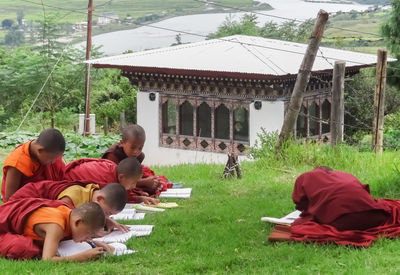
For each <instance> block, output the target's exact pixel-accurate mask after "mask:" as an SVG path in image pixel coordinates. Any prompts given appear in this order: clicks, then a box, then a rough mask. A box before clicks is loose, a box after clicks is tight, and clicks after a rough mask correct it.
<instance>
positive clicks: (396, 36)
mask: <svg viewBox="0 0 400 275" xmlns="http://www.w3.org/2000/svg"><path fill="white" fill-rule="evenodd" d="M391 4H392V9H391V13H390V15H389V17H388V18H387V20H386V22H385V23H384V24H382V26H381V33H382V35H383V36H384V38H385V41H386V45H387V47H388V49H389V50H390V52H391V53H392V54H393V55H395V56H396V58H397V59H398V60H400V0H391ZM399 71H400V62H399V61H397V62H391V63H390V64H389V66H388V72H387V77H388V82H389V84H393V85H396V86H397V87H400V74H399Z"/></svg>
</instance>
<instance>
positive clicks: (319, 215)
mask: <svg viewBox="0 0 400 275" xmlns="http://www.w3.org/2000/svg"><path fill="white" fill-rule="evenodd" d="M292 198H293V202H294V203H295V205H296V209H298V210H300V211H302V214H301V216H300V218H299V219H297V220H296V221H295V222H294V223H293V224H292V226H291V239H293V240H296V241H315V242H320V243H326V242H335V243H337V244H343V245H347V244H352V245H355V246H369V245H371V243H372V241H374V240H376V239H377V237H378V236H385V237H399V236H400V201H396V200H387V199H378V200H377V199H374V198H373V197H372V196H371V195H370V193H369V186H368V185H364V184H362V183H361V182H360V181H359V180H358V179H357V178H356V177H354V176H353V175H351V174H348V173H344V172H339V171H326V170H325V169H324V168H316V169H314V170H312V171H310V172H307V173H304V174H302V175H301V176H300V177H298V178H297V180H296V183H295V187H294V191H293V195H292ZM369 211H370V212H371V213H374V212H375V211H382V212H383V213H385V214H386V215H387V218H386V220H385V221H384V223H383V224H381V225H378V226H374V227H372V228H369V229H366V230H345V231H339V230H337V229H336V228H335V227H334V226H332V225H331V224H332V223H334V222H335V220H337V219H340V217H342V216H343V215H348V214H351V213H363V212H367V213H368V212H369Z"/></svg>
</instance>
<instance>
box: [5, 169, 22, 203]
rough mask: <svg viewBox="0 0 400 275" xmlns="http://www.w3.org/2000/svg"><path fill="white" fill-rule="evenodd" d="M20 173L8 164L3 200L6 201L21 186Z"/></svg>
mask: <svg viewBox="0 0 400 275" xmlns="http://www.w3.org/2000/svg"><path fill="white" fill-rule="evenodd" d="M21 179H22V173H21V172H20V171H19V170H18V169H17V168H15V167H12V166H8V168H7V178H6V183H5V184H6V188H5V200H6V201H7V200H8V199H9V198H10V197H11V196H12V195H13V194H14V193H15V192H17V190H18V189H19V188H20V187H21Z"/></svg>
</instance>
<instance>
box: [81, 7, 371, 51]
mask: <svg viewBox="0 0 400 275" xmlns="http://www.w3.org/2000/svg"><path fill="white" fill-rule="evenodd" d="M258 1H260V2H263V3H268V4H270V5H271V6H272V7H273V8H274V10H270V11H258V12H261V13H263V14H265V16H263V15H259V14H258V15H257V17H258V22H259V25H263V24H264V23H266V22H269V21H274V22H282V20H281V19H277V18H274V17H269V16H268V15H273V16H281V17H286V18H292V19H299V20H305V19H309V18H315V17H316V16H317V14H318V11H319V10H320V9H324V10H325V11H327V12H329V13H332V12H337V11H343V12H348V11H350V10H357V11H363V10H366V9H368V7H369V6H368V5H359V4H329V3H310V2H303V1H301V0H258ZM243 14H244V13H242V12H239V13H232V14H229V13H211V14H196V15H186V16H178V17H173V18H170V19H166V20H163V21H160V22H157V23H154V24H151V25H150V26H143V27H139V28H136V29H131V30H124V31H116V32H110V33H105V34H101V35H96V36H93V38H92V39H93V44H94V45H95V46H99V45H102V48H101V51H103V52H104V53H105V54H106V55H116V54H120V53H122V52H124V51H127V50H133V51H141V50H145V49H153V48H160V47H167V46H170V45H171V44H172V43H174V42H175V37H176V35H177V32H173V31H169V30H165V29H162V28H167V29H173V30H177V31H180V32H183V33H181V39H182V42H183V43H187V42H196V41H201V40H204V39H205V36H206V35H207V34H209V33H211V32H215V31H216V30H217V28H218V26H219V25H221V24H222V23H223V22H224V20H225V19H226V17H227V16H232V18H233V19H240V18H241V17H242V16H243ZM184 32H186V33H195V34H198V35H197V36H195V35H190V34H185V33H184ZM84 45H85V44H84V43H80V44H78V46H84Z"/></svg>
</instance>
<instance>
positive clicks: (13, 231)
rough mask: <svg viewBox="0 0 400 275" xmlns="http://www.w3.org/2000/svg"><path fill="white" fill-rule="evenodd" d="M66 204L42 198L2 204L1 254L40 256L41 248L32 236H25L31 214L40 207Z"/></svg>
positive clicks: (18, 257) (13, 257)
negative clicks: (26, 225)
mask: <svg viewBox="0 0 400 275" xmlns="http://www.w3.org/2000/svg"><path fill="white" fill-rule="evenodd" d="M60 205H66V206H68V207H70V208H73V206H72V205H69V204H67V203H65V202H63V201H55V200H46V199H40V198H24V199H19V200H12V201H9V202H6V203H4V204H2V205H0V255H1V256H2V257H6V258H9V259H32V258H35V257H39V256H40V254H41V249H40V247H39V246H38V245H37V243H35V242H34V241H33V239H32V238H29V237H26V236H23V234H24V229H25V224H26V221H27V219H28V217H29V215H30V214H31V213H32V212H33V211H35V210H36V209H38V208H40V207H58V206H60Z"/></svg>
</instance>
